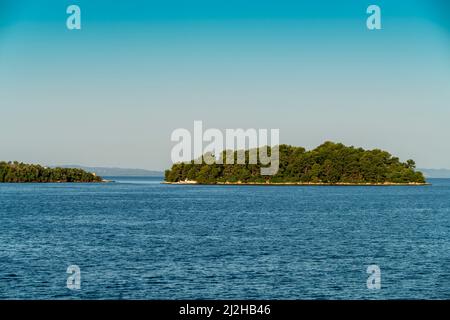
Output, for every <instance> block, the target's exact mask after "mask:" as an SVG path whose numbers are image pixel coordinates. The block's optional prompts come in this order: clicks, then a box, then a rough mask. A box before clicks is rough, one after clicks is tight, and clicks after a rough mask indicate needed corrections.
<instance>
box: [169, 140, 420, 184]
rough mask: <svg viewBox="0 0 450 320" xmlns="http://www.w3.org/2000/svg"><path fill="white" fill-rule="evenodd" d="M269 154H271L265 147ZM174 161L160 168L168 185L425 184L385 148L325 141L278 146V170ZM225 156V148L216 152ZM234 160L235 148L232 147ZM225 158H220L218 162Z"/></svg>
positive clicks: (412, 168) (411, 164) (410, 166)
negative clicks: (312, 146) (314, 144)
mask: <svg viewBox="0 0 450 320" xmlns="http://www.w3.org/2000/svg"><path fill="white" fill-rule="evenodd" d="M268 149H269V154H270V151H271V150H270V148H268ZM255 150H256V152H257V151H258V150H257V149H253V151H255ZM249 152H250V150H245V157H246V162H245V163H246V164H217V163H215V164H206V163H204V162H202V163H201V164H195V163H194V161H191V162H184V163H176V164H174V165H173V166H172V168H171V169H170V170H166V171H165V182H166V183H169V184H245V185H425V184H427V183H426V181H425V178H424V175H423V174H422V173H421V172H419V171H416V164H415V162H414V161H413V160H407V161H406V162H401V161H400V160H399V158H397V157H394V156H392V155H391V154H390V153H389V152H386V151H383V150H379V149H375V150H364V149H363V148H356V147H353V146H351V147H348V146H345V145H343V144H342V143H334V142H325V143H323V144H322V145H320V146H318V147H317V148H315V149H313V150H309V151H307V150H306V149H305V148H302V147H294V146H290V145H280V146H279V169H278V172H277V173H276V174H275V175H272V176H262V175H261V171H260V169H261V167H262V165H261V163H260V162H259V161H258V163H256V164H248V163H249V161H248V159H249ZM221 157H222V159H225V152H223V153H222V154H221ZM234 157H235V159H237V158H236V157H237V151H235V152H234ZM223 162H225V161H223Z"/></svg>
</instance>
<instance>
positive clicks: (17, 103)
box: [0, 0, 450, 171]
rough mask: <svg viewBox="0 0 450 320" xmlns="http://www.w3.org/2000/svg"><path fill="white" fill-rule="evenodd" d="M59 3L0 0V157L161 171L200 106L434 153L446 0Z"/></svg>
mask: <svg viewBox="0 0 450 320" xmlns="http://www.w3.org/2000/svg"><path fill="white" fill-rule="evenodd" d="M69 4H72V2H67V1H62V2H59V3H56V2H55V1H51V0H42V1H33V0H28V1H26V0H15V1H12V0H0V111H1V112H2V120H3V121H2V124H1V126H0V135H1V136H2V137H4V139H2V140H1V142H0V160H18V161H22V162H27V163H40V164H49V165H54V164H58V165H64V164H79V165H83V166H101V167H121V168H142V169H147V170H158V171H162V170H164V169H167V168H168V167H170V165H171V161H170V151H171V148H172V146H173V145H174V143H172V142H171V141H170V135H171V133H172V131H173V130H175V129H177V128H186V129H189V130H192V129H193V123H194V120H202V121H203V123H204V125H205V128H218V129H221V130H224V129H226V128H244V129H247V128H256V129H259V128H262V129H271V128H277V129H280V143H284V144H290V145H295V146H303V147H305V148H307V149H312V148H315V147H316V146H318V145H320V144H322V143H323V142H324V141H327V140H331V141H335V142H342V143H344V144H346V145H354V146H356V147H363V148H365V149H374V148H379V149H382V150H386V151H389V152H390V153H392V154H393V155H395V156H398V157H400V159H401V160H402V161H404V160H407V159H414V160H415V161H416V163H417V167H418V168H435V169H440V168H449V169H450V148H449V147H448V138H449V137H450V126H449V125H448V119H450V108H449V101H450V16H449V15H450V3H449V2H447V1H443V0H432V1H425V0H412V1H408V2H405V1H386V0H383V1H378V0H374V1H371V2H367V1H360V0H352V1H345V2H337V1H325V0H321V1H314V2H311V1H290V0H281V1H269V0H259V1H256V0H252V1H246V2H242V1H237V0H228V1H206V0H196V1H189V2H188V1H182V0H174V1H172V2H170V3H165V2H164V3H162V2H155V1H134V2H133V3H131V2H129V1H122V0H120V1H116V2H114V3H113V4H112V3H111V2H110V1H106V0H97V1H87V0H79V1H76V4H77V5H79V6H80V8H81V12H82V29H81V30H72V31H69V30H67V28H66V19H67V17H68V15H67V14H66V8H67V6H68V5H69ZM369 4H377V5H379V6H380V8H381V10H382V30H376V31H369V30H368V29H367V28H366V19H367V17H368V15H367V14H366V9H367V6H368V5H369Z"/></svg>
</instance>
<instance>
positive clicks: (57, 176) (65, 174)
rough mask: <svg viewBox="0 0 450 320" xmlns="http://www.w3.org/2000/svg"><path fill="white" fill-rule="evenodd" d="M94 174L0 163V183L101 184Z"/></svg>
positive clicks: (69, 169) (22, 164) (100, 179)
mask: <svg viewBox="0 0 450 320" xmlns="http://www.w3.org/2000/svg"><path fill="white" fill-rule="evenodd" d="M102 181H103V179H102V178H101V177H99V176H96V175H95V174H94V173H90V172H86V171H84V170H82V169H73V168H48V167H43V166H40V165H36V164H25V163H21V162H17V161H14V162H4V161H2V162H0V183H2V182H11V183H14V182H16V183H21V182H102Z"/></svg>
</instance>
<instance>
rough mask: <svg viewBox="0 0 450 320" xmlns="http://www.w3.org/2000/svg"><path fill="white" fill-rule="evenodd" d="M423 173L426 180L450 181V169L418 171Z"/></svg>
mask: <svg viewBox="0 0 450 320" xmlns="http://www.w3.org/2000/svg"><path fill="white" fill-rule="evenodd" d="M417 170H418V171H421V172H422V173H423V174H424V176H425V177H426V178H431V179H433V178H436V179H437V178H446V179H450V170H449V169H417Z"/></svg>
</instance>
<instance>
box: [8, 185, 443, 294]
mask: <svg viewBox="0 0 450 320" xmlns="http://www.w3.org/2000/svg"><path fill="white" fill-rule="evenodd" d="M110 179H113V180H115V181H116V182H115V183H105V184H0V299H450V180H439V179H435V180H430V182H431V183H432V186H415V187H399V186H395V187H394V186H391V187H357V186H345V187H344V186H341V187H330V186H307V187H304V186H303V187H301V186H196V185H165V184H161V179H159V178H118V177H116V178H114V177H112V178H111V177H110ZM70 265H76V266H78V267H79V268H80V271H81V286H80V289H79V290H71V289H68V288H67V278H68V276H69V274H68V273H67V268H68V266H70ZM369 265H377V266H379V268H380V271H381V275H380V280H381V288H380V289H378V290H377V289H368V287H367V279H368V277H369V276H370V275H369V274H368V273H367V267H368V266H369Z"/></svg>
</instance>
